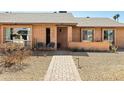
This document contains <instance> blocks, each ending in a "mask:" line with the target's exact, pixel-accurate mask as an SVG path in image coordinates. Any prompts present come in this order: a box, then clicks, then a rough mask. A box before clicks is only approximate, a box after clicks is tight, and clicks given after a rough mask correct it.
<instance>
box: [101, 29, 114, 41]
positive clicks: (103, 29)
mask: <svg viewBox="0 0 124 93" xmlns="http://www.w3.org/2000/svg"><path fill="white" fill-rule="evenodd" d="M105 30H112V31H114V38H113V41H114V42H116V29H114V28H113V29H111V28H108V29H107V28H105V29H102V32H103V35H102V37H103V41H108V42H112V41H111V40H104V31H105Z"/></svg>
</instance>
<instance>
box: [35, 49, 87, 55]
mask: <svg viewBox="0 0 124 93" xmlns="http://www.w3.org/2000/svg"><path fill="white" fill-rule="evenodd" d="M54 55H72V56H88V54H87V52H72V51H67V50H66V51H60V50H57V51H33V56H54Z"/></svg>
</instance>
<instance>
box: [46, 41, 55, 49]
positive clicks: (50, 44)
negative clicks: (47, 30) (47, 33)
mask: <svg viewBox="0 0 124 93" xmlns="http://www.w3.org/2000/svg"><path fill="white" fill-rule="evenodd" d="M46 49H47V50H54V49H55V43H54V42H51V43H49V44H47V46H46Z"/></svg>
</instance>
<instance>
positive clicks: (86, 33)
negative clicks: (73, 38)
mask: <svg viewBox="0 0 124 93" xmlns="http://www.w3.org/2000/svg"><path fill="white" fill-rule="evenodd" d="M82 32H83V40H86V41H93V30H90V29H89V30H83V31H82Z"/></svg>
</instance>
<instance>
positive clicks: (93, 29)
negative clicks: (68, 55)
mask: <svg viewBox="0 0 124 93" xmlns="http://www.w3.org/2000/svg"><path fill="white" fill-rule="evenodd" d="M84 30H92V31H93V35H92V39H93V40H94V36H95V28H83V29H81V42H93V41H90V40H83V31H84Z"/></svg>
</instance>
